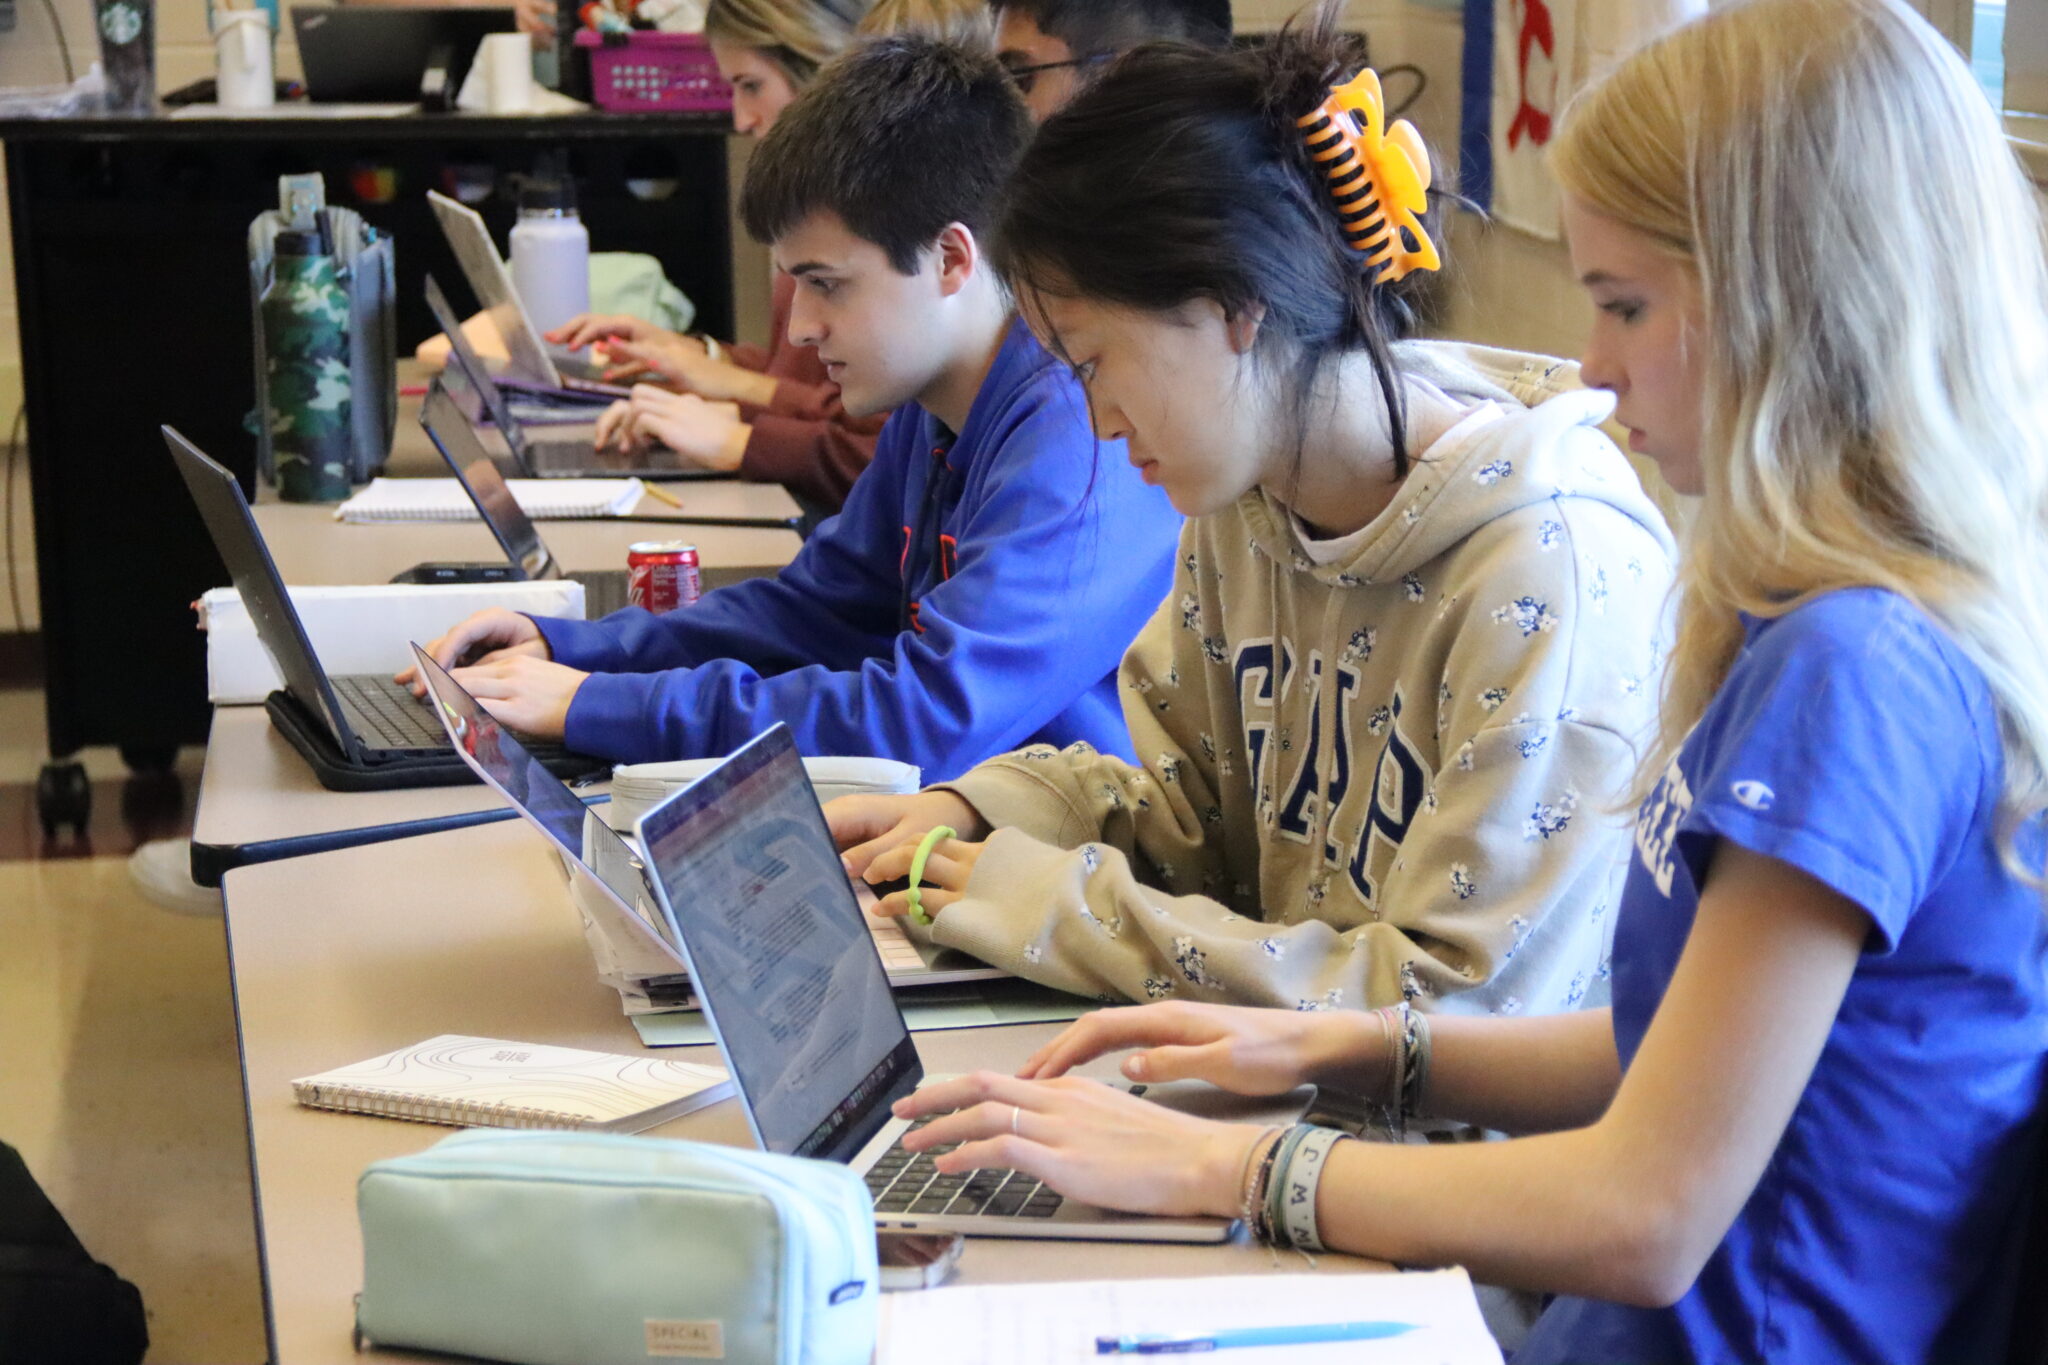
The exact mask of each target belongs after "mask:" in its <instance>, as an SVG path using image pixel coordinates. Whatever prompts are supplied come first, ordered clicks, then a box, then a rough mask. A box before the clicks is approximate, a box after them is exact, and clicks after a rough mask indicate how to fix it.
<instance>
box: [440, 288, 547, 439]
mask: <svg viewBox="0 0 2048 1365" xmlns="http://www.w3.org/2000/svg"><path fill="white" fill-rule="evenodd" d="M427 310H428V311H429V312H431V313H432V314H433V315H434V322H435V324H436V325H437V326H438V327H440V329H441V335H443V336H445V337H447V338H448V358H449V360H450V362H452V363H453V364H454V366H455V369H456V372H457V373H458V374H460V375H461V376H462V378H463V379H464V380H465V381H467V382H468V384H469V387H470V390H471V392H473V393H475V394H476V396H477V397H478V398H479V399H481V400H482V402H483V405H484V411H486V412H488V413H490V415H491V421H492V423H493V424H494V425H495V426H496V427H497V428H498V434H499V435H500V436H503V437H504V438H505V447H506V449H508V450H510V451H511V452H512V458H513V459H514V460H516V461H517V462H518V463H519V465H520V467H521V471H522V472H523V473H525V474H526V475H527V477H529V478H531V477H532V476H533V468H532V465H531V462H530V461H528V460H527V458H526V433H525V432H524V431H523V430H521V429H520V426H519V419H518V418H517V417H515V416H513V413H512V405H511V404H510V403H507V402H506V401H505V391H504V390H503V389H501V388H499V387H498V385H497V383H496V381H494V380H493V379H492V378H491V372H490V369H489V367H487V366H486V365H485V364H484V360H483V357H482V356H480V355H478V354H477V353H476V348H475V347H474V346H471V345H470V344H469V338H468V337H467V336H465V335H464V334H463V331H462V323H461V322H460V321H459V320H457V318H456V316H455V310H454V309H453V308H450V307H449V306H448V296H447V295H446V294H444V293H442V292H441V286H440V284H439V283H438V282H437V281H436V280H435V279H434V277H433V276H432V275H429V276H427ZM465 415H466V414H465Z"/></svg>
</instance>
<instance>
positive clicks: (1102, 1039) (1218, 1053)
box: [1017, 1000, 1386, 1095]
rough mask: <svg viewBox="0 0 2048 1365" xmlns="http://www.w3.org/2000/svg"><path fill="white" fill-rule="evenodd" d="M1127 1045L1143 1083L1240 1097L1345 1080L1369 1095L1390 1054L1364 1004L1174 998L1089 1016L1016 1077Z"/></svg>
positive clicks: (1129, 1069) (1129, 1071)
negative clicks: (1192, 1085)
mask: <svg viewBox="0 0 2048 1365" xmlns="http://www.w3.org/2000/svg"><path fill="white" fill-rule="evenodd" d="M1126 1048H1140V1049H1143V1050H1142V1051H1139V1052H1137V1053H1134V1054H1133V1055H1132V1056H1129V1057H1126V1058H1125V1059H1124V1063H1123V1073H1124V1075H1126V1076H1128V1077H1130V1078H1131V1079H1132V1080H1134V1081H1144V1082H1147V1083H1151V1082H1157V1081H1186V1080H1192V1081H1207V1082H1209V1083H1210V1084H1211V1085H1218V1086H1221V1087H1223V1089H1225V1090H1234V1091H1236V1092H1237V1093H1238V1094H1240V1095H1284V1094H1286V1093H1287V1092H1288V1091H1290V1090H1292V1089H1294V1088H1295V1087H1296V1086H1298V1085H1301V1084H1303V1083H1304V1082H1310V1081H1313V1082H1316V1083H1318V1084H1326V1083H1334V1082H1338V1081H1344V1082H1348V1083H1350V1085H1351V1086H1352V1088H1356V1089H1357V1090H1358V1093H1360V1094H1363V1093H1366V1091H1365V1085H1367V1084H1369V1083H1371V1082H1372V1081H1373V1080H1376V1079H1377V1077H1378V1074H1379V1071H1380V1068H1381V1067H1382V1066H1383V1064H1384V1061H1385V1055H1386V1054H1385V1049H1384V1045H1383V1043H1382V1042H1381V1040H1380V1034H1379V1027H1378V1024H1377V1021H1376V1020H1375V1019H1374V1017H1373V1016H1372V1015H1370V1014H1366V1013H1362V1012H1360V1011H1357V1010H1331V1011H1327V1012H1326V1011H1319V1010H1276V1009H1254V1008H1249V1007H1246V1006H1242V1005H1205V1004H1200V1003H1197V1002H1195V1001H1192V1000H1168V1001H1162V1002H1160V1003H1158V1004H1152V1005H1139V1006H1135V1007H1133V1008H1130V1009H1120V1010H1097V1011H1096V1012H1094V1013H1093V1014H1084V1015H1082V1016H1081V1017H1080V1018H1079V1019H1077V1020H1075V1021H1074V1022H1073V1023H1072V1024H1070V1025H1069V1026H1068V1027H1067V1028H1066V1029H1065V1030H1064V1031H1063V1032H1062V1033H1061V1034H1060V1035H1059V1037H1057V1038H1055V1039H1053V1040H1052V1041H1051V1042H1049V1043H1047V1044H1046V1045H1045V1046H1044V1047H1042V1048H1040V1049H1039V1050H1038V1051H1036V1052H1034V1053H1032V1054H1031V1056H1030V1057H1029V1058H1027V1059H1026V1060H1025V1062H1024V1065H1023V1066H1022V1067H1021V1068H1019V1070H1018V1072H1017V1074H1018V1075H1019V1076H1021V1077H1024V1078H1026V1079H1035V1080H1043V1079H1046V1078H1049V1077H1054V1076H1063V1075H1065V1074H1066V1073H1067V1072H1068V1071H1069V1070H1071V1069H1072V1068H1074V1067H1077V1066H1080V1065H1082V1064H1083V1063H1084V1062H1090V1061H1093V1060H1094V1059H1095V1058H1097V1057H1101V1056H1105V1055H1107V1054H1109V1053H1112V1052H1121V1051H1123V1050H1125V1049H1126Z"/></svg>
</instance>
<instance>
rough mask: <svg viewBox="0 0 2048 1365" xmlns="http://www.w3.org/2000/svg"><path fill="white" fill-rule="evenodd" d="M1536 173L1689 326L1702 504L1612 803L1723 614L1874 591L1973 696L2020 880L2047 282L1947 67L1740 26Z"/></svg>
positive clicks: (1846, 43) (1717, 22)
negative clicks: (1650, 249)
mask: <svg viewBox="0 0 2048 1365" xmlns="http://www.w3.org/2000/svg"><path fill="white" fill-rule="evenodd" d="M1550 156H1551V165H1552V167H1553V169H1554V170H1555V172H1556V174H1557V176H1558V179H1559V181H1560V182H1561V183H1562V184H1563V186H1564V188H1565V190H1566V191H1567V192H1568V193H1570V194H1573V195H1575V196H1577V197H1578V198H1579V199H1580V200H1581V201H1582V202H1584V203H1585V204H1586V205H1587V206H1588V207H1590V208H1591V209H1593V210H1594V211H1596V212H1598V213H1600V214H1603V215H1605V216H1607V217H1609V218H1612V219H1614V220H1615V221H1617V222H1619V223H1621V224H1622V225H1624V226H1626V227H1629V228H1632V229H1634V230H1636V231H1638V232H1640V233H1642V234H1644V235H1646V236H1647V237H1649V238H1650V239H1652V240H1654V241H1655V242H1657V243H1659V244H1660V245H1661V246H1663V247H1664V248H1665V249H1666V250H1668V251H1670V252H1672V253H1673V254H1675V255H1677V256H1679V257H1682V258H1683V259H1685V260H1686V261H1687V262H1688V263H1689V264H1690V266H1691V267H1692V269H1693V270H1694V271H1695V272H1696V275H1697V278H1698V281H1699V285H1700V293H1701V296H1702V299H1703V301H1704V315H1705V327H1704V333H1705V335H1704V338H1703V345H1704V347H1705V355H1704V366H1703V368H1704V376H1705V379H1704V388H1705V396H1704V411H1703V413H1702V426H1701V434H1702V439H1701V447H1700V448H1701V465H1702V481H1703V484H1704V493H1705V496H1704V499H1703V502H1702V505H1701V508H1700V514H1699V518H1698V521H1697V522H1696V524H1695V526H1694V529H1693V532H1692V536H1691V538H1690V541H1689V543H1688V546H1687V553H1686V556H1685V564H1684V567H1683V569H1682V571H1681V576H1680V598H1679V610H1678V634H1677V643H1676V646H1675V649H1674V651H1673V654H1672V657H1671V660H1670V663H1669V666H1668V669H1667V672H1666V675H1665V680H1664V705H1663V710H1662V714H1661V716H1660V719H1659V733H1658V737H1657V739H1658V742H1657V744H1656V745H1655V746H1654V747H1653V748H1652V750H1651V751H1650V753H1649V755H1648V757H1647V759H1646V761H1645V763H1644V765H1643V767H1642V768H1641V770H1640V771H1639V772H1638V774H1637V781H1638V786H1639V788H1641V789H1643V790H1647V788H1648V786H1649V785H1650V784H1652V783H1654V782H1655V780H1656V778H1657V777H1658V775H1659V774H1660V773H1661V772H1662V770H1663V769H1664V767H1665V765H1666V764H1667V763H1668V762H1669V760H1670V758H1671V756H1672V755H1673V754H1674V753H1675V752H1676V751H1677V749H1678V746H1679V744H1680V742H1681V741H1682V740H1683V739H1684V737H1685V735H1686V733H1687V732H1688V731H1689V730H1690V729H1691V727H1692V726H1693V724H1694V723H1695V722H1696V721H1697V720H1698V719H1699V717H1700V715H1701V713H1702V712H1703V711H1704V710H1705V708H1706V706H1707V703H1708V702H1709V701H1710V700H1711V699H1712V697H1713V695H1714V693H1715V691H1716V690H1717V689H1718V688H1719V687H1720V685H1721V683H1722V682H1723V680H1724V679H1725V678H1726V676H1727V673H1728V670H1729V667H1730V665H1731V664H1732V663H1733V661H1734V659H1735V656H1736V653H1737V651H1738V649H1739V648H1740V646H1741V643H1742V627H1741V623H1740V621H1739V619H1738V617H1737V613H1738V612H1748V613H1750V614H1752V615H1755V616H1759V617H1773V616H1780V615H1783V614H1784V613H1786V612H1789V611H1791V610H1792V609H1793V608H1795V607H1797V606H1799V605H1800V604H1801V603H1803V602H1806V601H1808V600H1810V599H1812V598H1813V597H1815V596H1817V595H1819V594H1821V593H1825V592H1829V591H1832V590H1834V589H1838V588H1846V587H1856V586H1875V587H1880V588H1886V589H1890V590H1891V591H1894V592H1897V593H1899V594H1900V595H1902V596H1904V597H1906V598H1908V599H1909V600H1911V601H1913V602H1914V603H1916V604H1918V605H1919V606H1920V607H1922V608H1923V609H1924V610H1926V611H1927V612H1928V613H1929V614H1930V615H1932V616H1933V617H1934V618H1935V619H1936V620H1937V621H1939V622H1940V623H1941V625H1942V626H1943V628H1944V629H1945V630H1946V631H1947V632H1948V634H1949V635H1950V637H1951V638H1952V639H1953V640H1954V641H1955V642H1956V644H1957V645H1958V646H1959V647H1960V648H1961V649H1962V650H1963V652H1964V653H1965V654H1967V655H1968V657H1969V658H1970V659H1971V660H1972V661H1973V662H1974V663H1975V664H1976V665H1977V666H1978V667H1979V668H1980V669H1981V670H1982V671H1983V674H1984V677H1985V679H1986V681H1987V682H1988V684H1989V686H1990V690H1991V693H1992V695H1993V697H1994V699H1995V701H1996V703H1997V707H1998V713H1999V723H2000V732H2001V738H2002V741H2003V748H2004V753H2005V789H2004V792H2003V799H2002V802H2001V810H2000V816H2001V819H2000V844H2001V847H2002V848H2003V850H2004V852H2005V855H2006V858H2007V861H2008V863H2010V864H2012V865H2013V866H2014V867H2015V869H2016V870H2020V869H2018V864H2017V861H2016V855H2015V853H2014V849H2013V835H2014V832H2015V827H2016V826H2017V825H2018V824H2019V823H2020V822H2021V821H2023V820H2025V819H2027V818H2028V817H2030V816H2032V815H2033V814H2035V813H2037V812H2039V811H2041V810H2042V809H2043V808H2044V807H2048V264H2044V243H2043V239H2042V232H2041V222H2040V214H2039V211H2038V209H2037V208H2036V205H2035V202H2034V195H2033V189H2032V187H2031V185H2030V184H2029V183H2028V182H2027V179H2026V177H2025V176H2024V175H2023V174H2022V172H2021V170H2020V168H2019V165H2018V163H2017V162H2016V161H2015V159H2014V157H2013V155H2012V152H2011V150H2010V149H2009V147H2008V146H2007V144H2006V140H2005V137H2004V133H2003V130H2002V129H2001V128H2000V126H1999V122H1998V119H1997V117H1996V116H1995V115H1994V113H1993V112H1992V109H1991V107H1990V105H1989V103H1988V102H1987V101H1986V100H1985V98H1984V96H1983V95H1982V94H1981V93H1980V92H1979V90H1978V89H1977V87H1976V86H1975V84H1974V83H1973V82H1972V80H1971V78H1970V75H1969V72H1968V71H1967V70H1966V68H1965V67H1964V66H1963V64H1962V61H1961V60H1960V59H1959V58H1958V57H1957V55H1956V53H1955V52H1954V50H1953V49H1951V48H1950V47H1949V45H1948V44H1947V43H1946V42H1945V41H1943V40H1942V38H1941V37H1940V35H1938V34H1937V33H1936V32H1935V31H1934V30H1933V29H1932V28H1931V27H1929V26H1928V24H1927V23H1926V22H1925V21H1924V20H1922V19H1921V18H1920V17H1919V16H1918V15H1916V14H1914V13H1913V12H1911V11H1910V10H1909V9H1908V8H1907V7H1906V6H1905V5H1903V4H1900V3H1896V0H1750V2H1749V3H1746V4H1742V5H1739V6H1736V7H1734V8H1731V9H1725V10H1720V11H1717V12H1716V13H1714V14H1712V15H1710V16H1709V17H1707V18H1705V19H1702V20H1700V21H1699V22H1697V23H1694V24H1692V25H1689V26H1687V27H1685V28H1682V29H1679V30H1677V31H1676V32H1674V33H1672V34H1670V35H1669V36H1667V37H1665V38H1663V39H1662V40H1660V41H1658V42H1656V43H1654V44H1652V45H1651V46H1649V47H1647V48H1645V49H1644V50H1642V51H1641V52H1639V53H1637V54H1636V55H1634V56H1633V57H1631V58H1630V59H1628V60H1627V61H1626V62H1624V63H1623V64H1622V65H1621V66H1620V67H1618V68H1617V69H1616V70H1615V71H1613V72H1612V73H1611V74H1610V75H1609V76H1608V77H1607V78H1606V79H1604V80H1603V81H1601V82H1599V83H1598V84H1596V85H1594V86H1592V87H1591V88H1589V89H1588V90H1586V91H1585V92H1584V93H1583V94H1582V96H1581V97H1580V98H1579V99H1578V100H1576V101H1575V102H1574V104H1573V107H1572V109H1571V111H1570V113H1569V115H1568V117H1567V122H1566V125H1565V127H1564V129H1563V131H1562V133H1561V135H1560V138H1559V140H1558V142H1557V144H1556V145H1555V146H1554V147H1553V148H1552V150H1551V154H1550Z"/></svg>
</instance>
